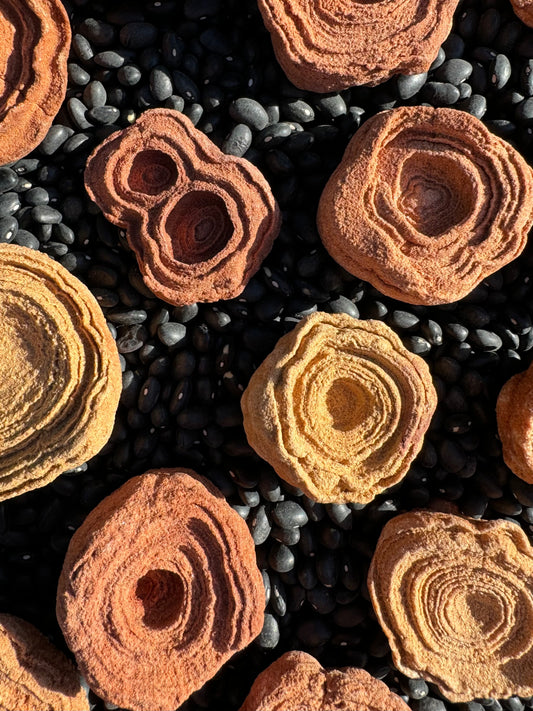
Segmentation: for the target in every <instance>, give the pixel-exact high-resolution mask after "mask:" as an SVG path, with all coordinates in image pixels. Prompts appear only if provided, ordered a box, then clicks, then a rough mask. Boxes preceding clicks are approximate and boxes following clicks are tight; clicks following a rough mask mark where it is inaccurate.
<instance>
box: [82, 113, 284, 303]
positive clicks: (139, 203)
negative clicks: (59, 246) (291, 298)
mask: <svg viewBox="0 0 533 711" xmlns="http://www.w3.org/2000/svg"><path fill="white" fill-rule="evenodd" d="M85 185H86V187H87V190H88V192H89V195H90V196H91V198H92V199H93V200H95V201H96V202H97V203H98V205H99V206H100V207H101V208H102V210H103V212H104V214H105V216H106V217H107V218H108V220H110V221H111V222H113V223H114V224H116V225H119V226H120V227H122V228H124V229H125V230H126V231H127V238H128V242H129V244H130V246H131V248H132V249H133V251H134V252H135V254H136V256H137V260H138V262H139V267H140V270H141V272H142V274H143V278H144V281H145V283H146V284H147V286H148V287H149V288H150V289H151V290H152V291H153V292H154V294H156V295H157V296H159V297H160V298H161V299H164V300H165V301H168V302H170V303H171V304H176V305H184V304H191V303H194V302H196V301H217V300H218V299H229V298H232V297H234V296H237V295H238V294H240V293H241V291H242V290H243V289H244V287H245V286H246V284H247V283H248V280H249V279H250V277H251V276H252V275H253V274H254V273H255V272H256V271H257V269H258V268H259V265H260V264H261V262H262V260H263V259H264V257H265V256H266V255H267V254H268V252H269V251H270V249H271V247H272V243H273V241H274V239H275V237H276V236H277V234H278V232H279V227H280V212H279V209H278V206H277V204H276V202H275V200H274V198H273V196H272V193H271V190H270V187H269V185H268V183H267V182H266V180H265V179H264V178H263V176H262V175H261V173H260V172H259V171H258V170H257V168H255V167H254V166H253V165H252V164H251V163H249V162H248V161H247V160H244V159H243V158H234V157H233V156H226V155H224V154H223V153H222V152H221V151H220V150H219V149H218V148H217V147H216V146H215V144H214V143H212V142H211V141H210V140H209V138H207V136H205V135H204V134H203V133H201V132H200V131H197V130H196V129H195V128H194V126H193V125H192V123H191V122H190V121H189V119H188V118H187V117H186V116H184V115H183V114H181V113H179V112H178V111H172V110H170V109H152V110H150V111H146V112H145V113H144V114H142V116H141V117H140V118H139V119H138V120H137V122H136V123H135V125H134V126H132V127H130V128H127V129H125V130H123V131H120V132H119V133H115V134H113V135H112V136H110V137H109V138H108V139H107V140H106V141H104V142H103V143H102V144H100V146H98V148H96V150H95V151H94V152H93V153H92V155H91V156H89V160H88V162H87V169H86V171H85Z"/></svg>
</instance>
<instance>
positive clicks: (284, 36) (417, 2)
mask: <svg viewBox="0 0 533 711" xmlns="http://www.w3.org/2000/svg"><path fill="white" fill-rule="evenodd" d="M258 4H259V9H260V10H261V14H262V15H263V20H264V22H265V25H266V27H267V29H268V31H269V32H270V34H271V36H272V44H273V46H274V52H275V53H276V58H277V60H278V62H279V63H280V64H281V66H282V68H283V70H284V72H285V74H286V75H287V76H288V78H289V79H290V80H291V81H292V82H293V83H294V84H295V85H296V86H298V87H300V89H305V90H307V91H320V92H324V91H340V90H341V89H346V88H348V87H350V86H353V85H354V84H370V85H375V84H379V83H380V82H383V81H385V80H386V79H388V78H389V77H391V76H393V75H395V74H401V73H404V74H418V73H419V72H425V71H427V70H428V69H429V67H430V65H431V63H432V62H433V60H434V59H435V57H436V55H437V52H438V49H439V47H440V45H441V44H442V42H443V41H444V40H445V39H446V37H447V36H448V34H449V32H450V30H451V27H452V19H453V13H454V12H455V8H456V7H457V4H458V0H423V1H422V0H403V2H396V0H371V2H368V0H259V2H258Z"/></svg>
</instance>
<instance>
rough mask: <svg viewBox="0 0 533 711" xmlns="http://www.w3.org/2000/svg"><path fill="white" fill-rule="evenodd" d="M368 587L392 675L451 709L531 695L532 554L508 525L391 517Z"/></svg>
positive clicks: (422, 514)
mask: <svg viewBox="0 0 533 711" xmlns="http://www.w3.org/2000/svg"><path fill="white" fill-rule="evenodd" d="M368 588H369V591H370V596H371V599H372V603H373V605H374V609H375V611H376V615H377V617H378V620H379V622H380V624H381V626H382V627H383V630H384V631H385V634H386V635H387V637H388V639H389V642H390V645H391V648H392V654H393V659H394V663H395V665H396V667H397V668H398V669H399V670H400V671H401V672H402V673H404V674H406V675H407V676H410V677H417V676H423V678H424V679H426V680H427V681H431V682H433V683H435V684H437V686H438V687H439V689H440V691H441V693H442V694H444V695H445V696H446V697H447V698H448V699H450V700H451V701H453V702H466V701H471V700H472V699H474V698H489V697H494V698H505V697H508V696H511V695H515V694H516V695H518V696H531V694H533V549H532V548H531V546H530V544H529V542H528V539H527V537H526V535H525V533H524V532H523V531H522V530H521V528H520V527H519V526H517V525H515V524H514V523H509V522H508V521H477V520H470V519H465V518H461V517H459V516H453V515H451V514H443V513H431V512H426V511H419V512H412V513H406V514H403V515H401V516H397V517H396V518H394V519H392V521H390V522H389V523H387V525H386V526H385V528H384V529H383V532H382V534H381V537H380V539H379V541H378V544H377V548H376V551H375V554H374V558H373V560H372V563H371V566H370V571H369V574H368Z"/></svg>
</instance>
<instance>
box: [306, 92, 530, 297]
mask: <svg viewBox="0 0 533 711" xmlns="http://www.w3.org/2000/svg"><path fill="white" fill-rule="evenodd" d="M317 223H318V229H319V232H320V235H321V237H322V240H323V242H324V245H325V247H326V249H327V250H328V252H329V253H330V254H331V256H332V257H333V258H334V259H335V260H336V261H337V262H338V263H339V264H340V265H341V266H343V267H344V268H345V269H346V270H348V271H349V272H350V273H351V274H354V275H356V276H358V277H361V278H362V279H366V280H367V281H369V282H371V283H372V284H373V285H374V286H375V287H376V288H377V289H379V290H380V291H381V292H382V293H384V294H387V295H388V296H392V297H393V298H395V299H399V300H401V301H407V302H408V303H412V304H439V303H449V302H452V301H456V300H457V299H460V298H462V297H463V296H466V295H467V294H468V293H469V292H470V291H471V290H472V289H473V288H474V287H475V286H477V284H479V282H480V281H482V280H483V279H484V278H485V277H487V276H488V275H489V274H492V273H493V272H495V271H496V270H498V269H500V268H501V267H503V266H504V265H505V264H507V263H508V262H510V261H511V260H513V259H514V258H515V257H517V256H518V255H519V254H520V253H521V252H522V250H523V249H524V247H525V245H526V241H527V236H528V232H529V230H530V228H531V226H532V224H533V172H532V170H531V168H530V167H529V166H528V164H527V163H526V162H525V160H524V159H523V158H522V156H521V155H520V154H519V153H518V152H517V151H516V150H515V149H514V148H513V147H512V146H510V145H509V144H508V143H506V142H505V141H503V140H502V139H501V138H498V137H497V136H495V135H494V134H492V133H490V131H489V130H488V129H487V128H485V126H484V125H483V124H482V123H481V121H479V119H477V118H475V117H474V116H471V115H470V114H468V113H466V112H463V111H457V110H455V109H434V108H431V107H429V106H404V107H402V108H398V109H392V110H391V111H384V112H382V113H380V114H377V115H376V116H374V117H372V118H371V119H369V120H368V121H367V122H366V123H365V124H364V125H363V126H362V128H361V129H359V131H357V133H356V134H355V136H354V137H353V139H352V140H351V141H350V143H349V145H348V148H347V149H346V152H345V154H344V157H343V159H342V161H341V163H340V165H339V167H338V168H337V169H336V171H335V172H334V173H333V175H332V176H331V178H330V180H329V181H328V183H327V185H326V187H325V189H324V192H323V193H322V196H321V198H320V204H319V208H318V215H317Z"/></svg>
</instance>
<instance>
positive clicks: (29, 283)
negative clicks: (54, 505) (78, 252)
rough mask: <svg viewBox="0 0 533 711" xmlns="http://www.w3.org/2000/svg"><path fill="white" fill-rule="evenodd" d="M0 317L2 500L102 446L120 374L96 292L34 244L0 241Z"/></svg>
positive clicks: (37, 484) (44, 481)
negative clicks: (33, 247)
mask: <svg viewBox="0 0 533 711" xmlns="http://www.w3.org/2000/svg"><path fill="white" fill-rule="evenodd" d="M0 323H1V324H2V328H1V329H0V356H1V357H0V500H2V499H7V498H10V497H12V496H16V495H17V494H22V493H23V492H25V491H29V490H30V489H35V488H37V487H40V486H44V485H45V484H48V483H49V482H50V481H52V480H53V479H55V478H56V477H57V476H59V474H61V473H62V472H64V471H65V470H67V469H72V468H73V467H76V466H78V465H80V464H82V463H83V462H85V461H86V460H87V459H90V458H91V457H92V456H94V455H95V454H97V452H99V451H100V449H101V448H102V447H103V446H104V444H105V443H106V442H107V440H108V438H109V436H110V434H111V430H112V428H113V424H114V420H115V412H116V409H117V407H118V400H119V397H120V392H121V389H122V375H121V371H120V363H119V359H118V352H117V347H116V345H115V342H114V340H113V338H112V336H111V334H110V333H109V329H108V328H107V325H106V322H105V318H104V315H103V314H102V311H101V309H100V306H99V305H98V303H97V301H96V299H95V298H94V296H93V295H92V294H91V292H90V291H89V290H88V289H87V287H86V286H84V285H83V284H82V283H81V282H80V281H79V280H78V279H76V277H74V276H72V274H70V272H68V271H67V270H66V269H65V268H64V267H62V266H61V265H60V264H58V263H57V262H55V261H53V260H52V259H50V258H49V257H47V256H45V255H44V254H41V253H40V252H36V251H34V250H31V249H27V248H26V247H17V246H15V245H6V244H0Z"/></svg>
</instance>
